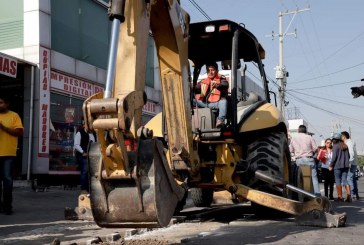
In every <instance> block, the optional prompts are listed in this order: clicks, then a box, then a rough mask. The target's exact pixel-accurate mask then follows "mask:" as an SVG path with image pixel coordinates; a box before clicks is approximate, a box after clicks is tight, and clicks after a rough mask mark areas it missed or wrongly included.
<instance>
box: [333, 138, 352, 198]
mask: <svg viewBox="0 0 364 245" xmlns="http://www.w3.org/2000/svg"><path fill="white" fill-rule="evenodd" d="M332 142H333V146H332V159H331V163H330V166H329V170H330V171H334V175H335V182H336V191H337V201H339V202H342V201H344V199H343V190H342V186H343V187H344V188H345V190H346V199H345V201H346V202H351V201H352V199H351V192H350V185H349V184H348V181H347V178H348V172H349V159H350V155H349V149H348V146H347V145H346V144H345V143H344V142H343V141H342V140H341V134H339V133H335V134H334V135H333V137H332Z"/></svg>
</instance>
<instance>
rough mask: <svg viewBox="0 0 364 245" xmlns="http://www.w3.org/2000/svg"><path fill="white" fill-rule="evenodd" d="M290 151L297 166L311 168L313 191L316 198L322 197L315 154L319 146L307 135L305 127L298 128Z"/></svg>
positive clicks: (292, 139)
mask: <svg viewBox="0 0 364 245" xmlns="http://www.w3.org/2000/svg"><path fill="white" fill-rule="evenodd" d="M289 150H290V152H291V154H292V155H294V157H295V159H296V164H297V166H301V165H308V166H310V167H311V177H312V185H313V191H314V194H315V195H316V196H321V192H320V186H319V182H318V177H317V169H316V163H315V159H314V154H315V152H316V151H317V144H316V142H315V140H314V139H313V138H312V136H311V135H308V134H307V128H306V126H305V125H300V126H299V127H298V134H296V135H294V136H293V137H292V138H291V142H290V144H289Z"/></svg>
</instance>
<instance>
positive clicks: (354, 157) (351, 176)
mask: <svg viewBox="0 0 364 245" xmlns="http://www.w3.org/2000/svg"><path fill="white" fill-rule="evenodd" d="M341 140H342V141H344V142H345V144H346V145H347V146H348V149H349V154H350V158H349V173H348V184H349V185H350V190H351V196H352V197H353V198H354V197H355V198H356V199H357V200H359V191H358V183H357V181H356V177H355V172H356V169H357V162H358V154H357V151H356V145H355V142H354V141H353V140H352V139H351V138H350V134H349V133H348V132H346V131H343V132H341Z"/></svg>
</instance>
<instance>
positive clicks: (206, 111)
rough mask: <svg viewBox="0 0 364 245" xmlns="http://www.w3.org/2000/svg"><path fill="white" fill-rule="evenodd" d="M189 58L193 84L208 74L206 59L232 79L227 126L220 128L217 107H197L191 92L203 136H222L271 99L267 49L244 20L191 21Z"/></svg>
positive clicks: (194, 112) (199, 128)
mask: <svg viewBox="0 0 364 245" xmlns="http://www.w3.org/2000/svg"><path fill="white" fill-rule="evenodd" d="M188 50H189V52H188V58H189V59H190V60H191V61H192V62H193V64H194V69H193V80H192V87H193V88H195V87H196V85H197V83H198V82H199V81H201V80H202V79H204V78H206V77H207V75H206V74H201V72H202V71H203V70H204V68H205V65H206V64H207V63H211V62H215V63H217V64H218V65H219V67H220V69H219V74H220V75H222V76H224V77H225V78H226V80H227V81H228V82H229V89H228V96H227V100H228V109H227V115H226V119H225V123H224V127H222V128H219V129H217V128H216V127H215V125H216V117H217V115H218V111H217V110H216V109H210V108H196V107H195V104H194V103H193V101H192V100H193V98H195V93H194V92H195V91H194V89H193V91H192V92H191V104H192V105H193V108H194V109H193V127H194V129H196V130H199V131H200V132H202V133H201V135H202V137H203V136H205V137H207V138H209V137H211V136H212V137H213V138H216V137H220V136H221V133H219V132H224V131H226V130H229V131H233V132H235V131H236V130H237V128H238V127H239V125H241V124H242V123H243V122H244V121H245V120H246V119H247V118H248V117H249V115H250V114H251V112H253V111H254V110H256V108H257V107H259V106H261V105H262V103H266V102H270V98H269V91H268V84H267V79H266V76H265V73H264V68H263V64H262V59H263V58H264V55H265V51H264V49H263V48H262V46H261V45H260V44H259V42H258V41H257V39H256V38H255V36H254V35H253V34H252V33H251V32H249V31H248V30H246V29H245V28H244V26H242V25H241V24H237V23H235V22H232V21H229V20H215V21H207V22H199V23H192V24H190V26H189V47H188Z"/></svg>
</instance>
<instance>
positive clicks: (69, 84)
mask: <svg viewBox="0 0 364 245" xmlns="http://www.w3.org/2000/svg"><path fill="white" fill-rule="evenodd" d="M51 87H52V89H56V90H59V91H62V92H65V93H68V94H72V95H77V96H80V97H82V98H88V97H90V96H91V95H93V94H96V93H99V92H102V91H104V88H103V87H101V86H99V85H96V84H93V83H91V82H88V81H85V80H81V79H78V78H75V77H71V76H67V75H64V74H62V73H59V72H56V71H51Z"/></svg>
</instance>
